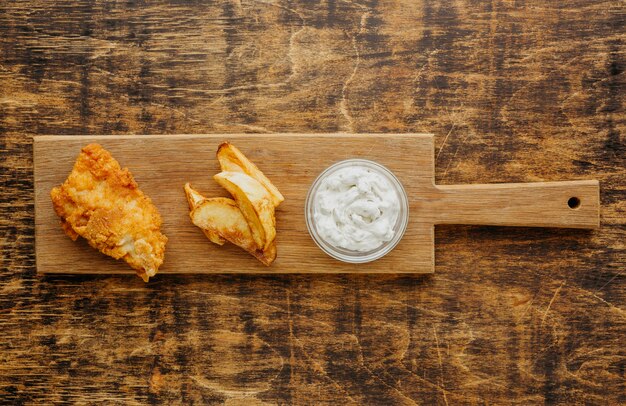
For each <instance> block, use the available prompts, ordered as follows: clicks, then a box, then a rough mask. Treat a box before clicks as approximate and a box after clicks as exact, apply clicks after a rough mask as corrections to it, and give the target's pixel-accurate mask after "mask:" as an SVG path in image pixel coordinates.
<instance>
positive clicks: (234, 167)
mask: <svg viewBox="0 0 626 406" xmlns="http://www.w3.org/2000/svg"><path fill="white" fill-rule="evenodd" d="M217 160H218V161H219V162H220V166H221V168H222V171H223V172H243V173H245V174H246V175H248V176H250V177H252V178H254V179H256V180H257V181H258V182H259V183H260V184H261V185H263V187H264V188H265V189H267V191H268V192H269V194H270V195H271V198H272V203H273V204H274V207H278V205H279V204H280V203H281V202H282V201H283V200H285V198H284V197H283V195H282V194H281V193H280V191H279V190H278V188H276V186H274V184H273V183H272V182H271V181H270V180H269V179H268V178H267V177H266V176H265V175H264V174H263V172H261V170H259V168H257V166H256V165H255V164H253V163H252V162H251V161H250V160H249V159H248V158H247V157H246V156H245V155H244V154H243V153H242V152H241V151H240V150H239V149H238V148H237V147H235V146H234V145H232V144H231V143H229V142H223V143H222V144H220V146H219V148H218V149H217Z"/></svg>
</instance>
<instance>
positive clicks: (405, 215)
mask: <svg viewBox="0 0 626 406" xmlns="http://www.w3.org/2000/svg"><path fill="white" fill-rule="evenodd" d="M355 166H356V167H362V168H366V169H369V170H371V171H373V172H375V173H377V174H379V175H381V176H382V177H383V178H385V179H386V180H387V181H388V182H389V185H391V187H392V189H393V191H394V192H395V193H396V194H397V197H398V202H399V203H400V207H399V211H398V218H397V220H396V223H395V224H394V226H393V237H392V238H391V239H390V240H389V241H387V242H384V243H382V244H381V245H380V246H378V247H376V248H375V249H373V250H370V251H354V250H348V249H345V248H342V247H338V246H335V245H333V244H332V243H330V242H329V241H326V240H324V239H323V238H322V237H321V235H320V233H319V232H318V230H317V228H316V224H315V218H314V208H315V199H316V195H317V192H318V190H319V187H320V185H321V184H322V181H323V180H324V179H325V178H326V177H328V176H330V175H332V174H333V173H335V172H336V171H338V170H340V169H343V168H345V167H355ZM408 200H409V199H408V198H407V195H406V192H405V190H404V187H403V186H402V184H401V183H400V181H399V180H398V178H396V176H395V175H394V174H393V172H391V171H390V170H389V169H387V168H386V167H384V166H383V165H381V164H378V163H376V162H374V161H370V160H367V159H346V160H344V161H339V162H336V163H334V164H333V165H331V166H329V167H328V168H326V169H325V170H324V171H323V172H322V173H321V174H320V175H319V176H318V177H317V179H315V181H314V182H313V184H312V185H311V188H310V189H309V192H308V194H307V197H306V202H305V205H304V213H305V219H306V226H307V229H308V231H309V234H310V235H311V238H313V241H315V243H316V244H317V246H318V247H320V249H321V250H322V251H324V252H325V253H326V254H328V255H329V256H331V257H333V258H335V259H338V260H340V261H343V262H349V263H353V264H360V263H366V262H371V261H375V260H377V259H379V258H382V257H383V256H385V255H387V254H388V253H389V252H390V251H391V250H393V249H394V248H395V246H396V245H398V243H399V242H400V240H401V239H402V236H403V235H404V232H405V231H406V227H407V224H408V222H409V201H408Z"/></svg>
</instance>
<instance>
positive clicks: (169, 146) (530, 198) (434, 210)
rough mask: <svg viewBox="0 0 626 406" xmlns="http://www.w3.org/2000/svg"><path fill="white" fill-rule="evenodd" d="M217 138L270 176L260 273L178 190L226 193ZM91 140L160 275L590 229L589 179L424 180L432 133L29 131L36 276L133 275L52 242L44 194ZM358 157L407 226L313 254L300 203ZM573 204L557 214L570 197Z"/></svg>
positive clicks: (595, 205) (317, 267) (418, 251)
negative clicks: (101, 151)
mask: <svg viewBox="0 0 626 406" xmlns="http://www.w3.org/2000/svg"><path fill="white" fill-rule="evenodd" d="M224 140H229V141H231V142H233V143H235V144H237V145H239V146H240V147H241V148H243V149H244V150H245V151H247V153H248V155H249V158H250V159H252V160H253V161H255V162H257V163H258V164H259V165H261V167H262V168H263V169H262V170H263V171H264V173H265V174H266V175H267V176H269V177H270V178H271V179H274V182H275V184H276V185H278V186H279V187H280V190H282V193H283V194H284V195H285V196H287V197H288V198H287V202H286V203H283V204H282V205H281V206H280V207H279V209H278V210H277V217H278V223H277V230H278V237H277V243H278V244H279V246H280V255H279V257H278V259H277V260H276V261H275V262H274V263H273V264H272V266H271V267H266V266H263V265H262V264H260V263H259V262H257V261H254V260H253V259H252V258H251V257H250V256H249V255H247V254H246V253H245V252H243V251H240V250H238V249H237V248H236V247H230V246H229V245H227V247H228V248H230V249H224V248H223V247H218V246H215V245H212V244H207V240H206V239H205V237H204V235H203V234H202V233H201V232H200V230H198V229H197V228H196V227H195V226H194V225H193V224H192V223H191V222H190V221H189V209H188V208H187V203H186V200H185V199H184V198H183V197H184V194H183V192H182V188H181V185H183V184H184V183H186V182H191V183H192V185H194V186H195V187H198V188H200V190H202V191H203V193H205V195H206V196H223V195H226V196H228V194H227V193H225V191H224V190H222V189H221V188H220V187H219V186H217V185H216V184H215V182H213V181H212V176H211V175H212V174H215V173H217V172H219V170H220V169H219V164H218V163H217V160H216V159H215V158H214V155H215V152H214V151H216V150H217V147H218V145H219V144H220V143H221V142H223V141H224ZM90 143H100V144H102V145H103V146H104V147H105V148H106V149H107V150H109V151H110V152H111V153H112V154H113V156H114V157H117V158H116V159H121V160H122V162H124V164H122V165H123V166H124V167H125V166H126V163H128V167H129V169H130V170H131V172H132V173H133V176H134V177H135V180H136V181H137V182H138V183H139V184H140V187H141V188H142V190H143V191H144V192H145V193H146V194H147V195H148V196H151V198H152V201H153V202H154V204H155V205H156V206H157V207H158V208H159V210H160V212H161V214H162V217H163V228H162V230H163V232H164V233H165V235H167V236H168V238H169V241H168V245H167V256H166V261H165V262H164V264H163V266H162V267H161V269H160V272H161V273H199V274H215V273H218V274H219V273H432V272H434V270H435V269H434V267H435V264H434V243H435V241H434V238H433V228H434V225H435V224H482V225H486V224H491V225H508V226H535V227H569V228H597V227H598V221H599V196H598V193H599V189H598V182H597V181H577V182H576V181H573V182H535V183H514V184H493V185H457V186H442V187H438V186H436V185H435V182H434V180H435V178H434V176H435V174H434V151H433V137H432V136H431V135H426V134H422V135H420V134H404V135H401V134H384V135H383V134H379V135H375V134H363V135H346V134H308V135H305V134H271V135H256V136H246V135H236V134H230V135H229V134H215V135H170V136H108V137H107V136H96V137H93V136H65V137H63V136H57V137H55V136H40V137H35V140H34V145H33V148H34V149H33V155H34V173H35V185H34V188H35V247H36V257H37V271H38V272H39V273H67V274H81V273H82V274H99V273H105V274H106V273H134V271H133V270H132V269H130V268H129V267H128V266H127V265H126V264H125V263H124V262H121V261H114V260H112V259H110V258H107V257H105V256H103V255H101V254H99V253H98V252H97V251H95V250H93V249H91V248H90V247H89V246H88V245H87V244H86V242H85V241H80V242H79V244H76V243H74V242H72V241H71V240H70V239H68V238H64V233H63V231H62V230H61V227H60V224H59V218H58V217H57V216H56V214H55V213H54V210H53V209H52V202H51V199H50V190H52V188H53V187H55V186H58V185H60V184H61V183H63V181H64V179H65V178H66V177H67V174H68V173H69V172H70V171H71V170H72V166H73V162H74V159H75V156H77V155H78V153H79V151H80V149H81V148H82V147H83V146H85V145H87V144H90ZM349 158H360V159H369V160H373V161H376V162H379V163H381V164H383V165H385V166H386V167H387V168H389V169H390V170H391V171H392V172H393V173H394V174H395V175H396V176H397V177H398V179H399V180H400V182H401V183H402V184H403V186H404V189H405V192H406V193H407V196H408V199H409V224H408V226H407V229H406V232H405V234H404V238H403V239H402V241H401V243H400V244H398V246H397V247H396V248H395V249H394V250H393V251H392V252H391V253H389V254H387V255H386V256H385V257H384V258H382V259H380V260H377V261H374V262H370V263H367V264H347V263H344V262H340V261H337V260H334V259H333V258H330V257H329V256H328V255H326V254H325V253H323V252H322V251H321V250H320V249H319V248H318V247H317V246H316V245H315V243H314V242H313V240H312V239H311V237H310V236H309V234H308V231H307V229H306V224H305V211H304V205H305V200H306V196H307V192H308V189H309V188H310V185H311V184H312V183H313V181H314V180H315V178H316V177H317V176H318V175H319V174H320V173H321V172H322V171H323V170H324V169H326V168H327V167H329V166H330V165H332V164H333V163H336V162H338V161H341V160H344V159H349ZM573 197H574V198H576V199H578V202H577V205H576V207H569V206H568V201H569V199H571V198H573Z"/></svg>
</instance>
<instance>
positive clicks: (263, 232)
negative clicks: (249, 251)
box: [213, 172, 276, 251]
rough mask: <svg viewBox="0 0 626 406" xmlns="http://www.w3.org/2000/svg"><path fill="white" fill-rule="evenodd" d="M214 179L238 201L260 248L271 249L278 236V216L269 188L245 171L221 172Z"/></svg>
mask: <svg viewBox="0 0 626 406" xmlns="http://www.w3.org/2000/svg"><path fill="white" fill-rule="evenodd" d="M213 179H215V181H216V182H217V183H219V184H220V185H221V186H222V187H223V188H224V189H226V190H227V191H228V192H229V193H230V194H231V195H232V196H233V198H234V199H235V201H236V202H237V205H238V206H239V209H240V210H241V212H242V214H243V216H244V217H245V218H246V220H247V222H248V225H249V226H250V230H251V231H252V238H253V239H254V241H255V243H256V244H257V246H258V248H260V249H262V250H263V251H267V250H269V248H270V246H271V244H272V242H273V241H274V238H275V237H276V218H275V217H274V204H273V203H272V198H271V195H270V193H269V192H268V190H267V189H265V187H263V185H262V184H261V183H259V182H258V181H257V180H256V179H254V178H252V177H250V176H249V175H246V174H245V173H243V172H220V173H218V174H217V175H215V176H213Z"/></svg>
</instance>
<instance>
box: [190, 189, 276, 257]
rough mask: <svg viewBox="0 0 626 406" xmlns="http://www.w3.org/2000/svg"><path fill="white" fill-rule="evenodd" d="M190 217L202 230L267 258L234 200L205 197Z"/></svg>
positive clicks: (256, 255) (257, 255) (255, 254)
mask: <svg viewBox="0 0 626 406" xmlns="http://www.w3.org/2000/svg"><path fill="white" fill-rule="evenodd" d="M189 217H191V222H192V223H193V224H194V225H196V226H198V227H200V228H201V229H202V230H210V231H212V232H213V233H215V234H218V235H219V236H220V237H221V238H224V239H226V240H228V241H230V242H231V243H233V244H235V245H236V246H238V247H241V248H243V249H244V250H246V251H247V252H249V253H250V254H252V255H254V256H255V257H257V258H259V257H262V258H263V259H265V258H264V256H263V252H262V251H261V250H259V249H258V247H257V244H256V243H255V241H254V239H253V238H252V232H251V231H250V226H249V225H248V222H247V221H246V219H245V217H244V216H243V214H242V213H241V210H239V207H238V206H237V203H236V202H235V201H234V200H232V199H229V198H226V197H214V198H211V199H205V200H203V201H202V203H200V204H199V205H198V206H197V207H196V208H195V209H193V210H192V211H191V213H190V214H189ZM259 260H261V258H259ZM261 262H264V261H263V260H261ZM264 263H265V262H264ZM270 263H271V262H270Z"/></svg>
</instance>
